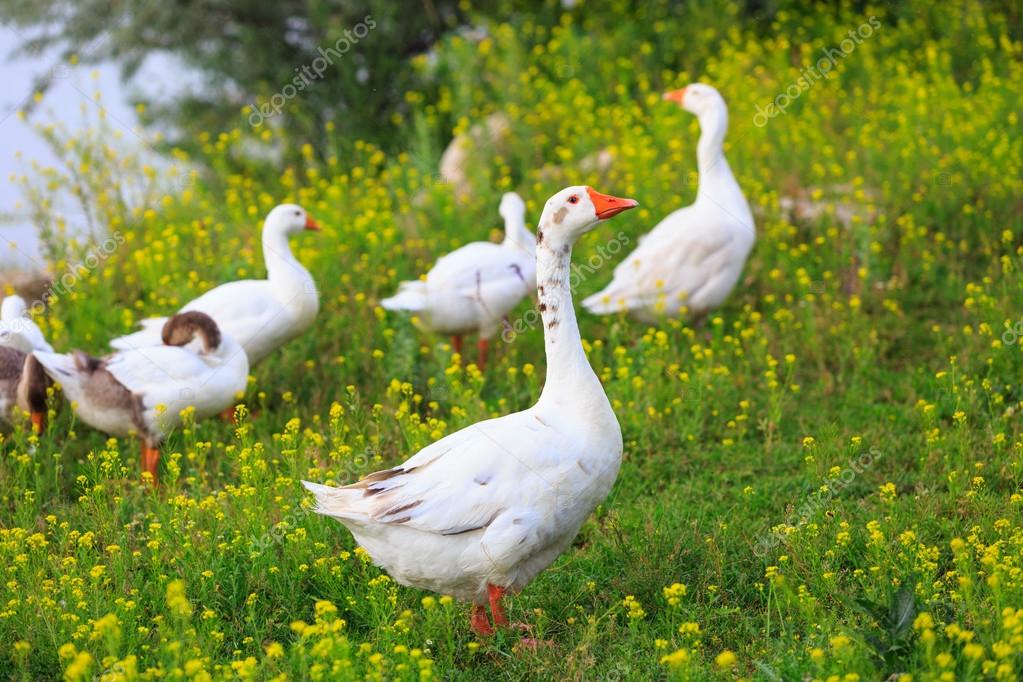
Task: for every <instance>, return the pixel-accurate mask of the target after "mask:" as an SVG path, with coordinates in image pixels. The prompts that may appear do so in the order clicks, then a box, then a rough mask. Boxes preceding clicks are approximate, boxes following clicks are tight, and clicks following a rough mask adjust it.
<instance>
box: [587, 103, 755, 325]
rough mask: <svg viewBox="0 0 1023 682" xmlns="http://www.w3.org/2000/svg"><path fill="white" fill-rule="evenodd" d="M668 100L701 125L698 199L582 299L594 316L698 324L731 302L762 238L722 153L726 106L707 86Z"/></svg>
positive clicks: (666, 220) (672, 215)
mask: <svg viewBox="0 0 1023 682" xmlns="http://www.w3.org/2000/svg"><path fill="white" fill-rule="evenodd" d="M664 99H666V100H669V101H672V102H676V103H677V104H679V105H680V106H681V107H682V108H683V109H685V110H686V111H689V112H690V113H693V114H695V115H696V116H697V117H698V118H699V121H700V131H701V132H700V142H699V145H698V146H697V152H696V161H697V166H698V168H699V171H700V176H699V177H700V182H699V187H698V189H697V193H696V201H695V202H694V203H693V204H692V205H690V206H686V207H684V208H680V209H678V210H677V211H675V212H674V213H670V214H668V216H667V217H665V218H664V220H662V221H661V222H660V223H659V224H658V225H657V227H655V228H654V229H653V230H652V231H651V232H650V233H649V234H647V235H646V236H645V237H643V238H641V239H640V241H639V245H638V246H637V247H636V249H635V251H633V252H632V253H631V254H629V256H628V257H626V259H625V260H624V261H622V263H621V264H619V265H618V267H616V268H615V271H614V277H613V278H612V280H611V283H610V284H608V285H607V286H606V287H605V288H604V289H603V290H602V291H599V292H597V293H596V294H593V295H592V296H589V297H588V298H586V300H584V301H583V306H584V307H585V308H586V309H587V310H589V311H590V312H591V313H595V314H598V315H610V314H614V313H618V312H623V311H624V312H628V313H630V314H631V315H632V316H634V317H636V318H637V319H639V320H642V321H644V322H655V321H656V320H657V319H658V318H659V317H661V316H668V317H679V316H680V315H682V314H683V313H685V312H687V313H688V314H689V315H690V316H691V317H692V318H693V319H694V320H695V321H697V322H698V321H700V320H702V319H703V317H704V316H705V315H706V314H707V313H708V312H709V311H711V310H713V309H714V308H717V307H718V306H719V305H721V304H722V303H723V302H724V301H725V299H726V298H728V294H729V293H731V291H732V288H733V287H734V286H735V283H736V282H737V281H738V280H739V275H740V274H741V273H742V268H743V265H745V263H746V257H747V256H749V252H750V250H751V249H752V248H753V242H754V241H755V240H756V232H755V229H754V226H753V214H752V213H751V212H750V207H749V204H748V203H747V202H746V197H744V196H743V194H742V190H741V189H740V188H739V183H737V182H736V181H735V176H734V175H732V170H731V168H729V167H728V161H726V160H725V155H724V151H723V150H722V144H723V142H724V139H725V131H726V130H727V128H728V107H726V106H725V100H724V99H723V98H722V97H721V95H720V94H719V93H718V91H717V90H715V89H714V88H712V87H711V86H709V85H706V84H704V83H693V84H692V85H689V86H687V87H684V88H682V89H681V90H674V91H672V92H668V93H665V95H664Z"/></svg>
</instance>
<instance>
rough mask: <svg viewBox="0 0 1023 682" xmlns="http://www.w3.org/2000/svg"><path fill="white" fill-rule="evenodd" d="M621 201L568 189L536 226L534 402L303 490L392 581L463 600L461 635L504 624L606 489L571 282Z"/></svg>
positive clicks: (624, 205)
mask: <svg viewBox="0 0 1023 682" xmlns="http://www.w3.org/2000/svg"><path fill="white" fill-rule="evenodd" d="M636 205H637V203H636V202H635V201H633V200H632V199H620V198H617V197H612V196H608V195H605V194H600V193H599V192H596V191H594V190H593V189H592V188H590V187H569V188H566V189H563V190H561V191H560V192H558V193H557V194H555V195H554V196H553V197H551V198H550V199H549V200H548V201H547V204H546V206H545V207H544V210H543V214H542V216H541V218H540V226H539V230H538V240H537V241H538V245H537V247H536V260H537V271H538V281H539V287H538V289H537V290H538V294H539V299H540V304H539V305H540V311H541V315H542V316H543V332H544V343H545V346H546V353H547V380H546V382H545V384H544V388H543V392H542V393H541V395H540V399H539V400H538V401H537V402H536V404H535V405H533V407H531V408H529V409H527V410H525V411H523V412H516V413H514V414H510V415H507V416H504V417H499V418H497V419H489V420H487V421H483V422H479V423H478V424H474V425H473V426H470V427H468V428H465V429H462V430H461V431H458V432H456V433H453V434H451V435H449V436H447V437H445V438H442V439H441V440H439V441H437V442H436V443H433V444H432V445H430V446H428V447H426V448H424V449H423V450H420V451H419V453H418V454H416V455H414V456H413V457H412V458H411V459H409V460H408V461H406V462H405V463H404V464H401V465H399V466H396V467H394V468H392V469H388V470H386V471H380V472H377V473H374V474H370V475H369V476H366V477H365V478H363V479H362V480H361V481H359V482H357V483H353V484H351V485H348V486H345V487H343V488H333V487H328V486H324V485H317V484H313V483H305V486H306V488H307V489H309V490H310V491H311V492H312V493H313V494H314V495H315V496H316V502H317V507H316V511H318V512H319V513H321V514H325V515H327V516H332V517H334V518H336V519H338V520H339V521H340V522H341V523H343V524H344V525H345V526H347V527H348V529H349V530H350V531H351V532H352V534H353V535H354V536H355V539H356V541H357V542H358V543H359V544H360V545H361V546H362V547H363V548H364V549H365V550H366V551H367V552H368V553H369V555H370V556H371V557H372V558H373V560H374V561H375V562H376V563H377V564H378V565H379V566H381V567H383V568H384V569H385V570H387V572H388V573H390V574H391V576H392V577H393V578H394V579H395V580H396V581H398V582H399V583H401V584H403V585H409V586H412V587H418V588H422V589H426V590H432V591H435V592H439V593H441V594H449V595H453V596H455V597H457V598H459V599H463V600H468V601H471V602H472V603H473V607H472V613H471V620H470V622H471V625H472V628H473V629H474V630H475V631H476V632H477V633H479V634H484V635H485V634H490V633H492V632H493V627H492V626H491V623H490V621H489V619H488V617H487V613H486V605H487V604H489V605H490V609H491V614H492V616H493V624H494V625H496V626H503V625H507V624H508V619H507V617H506V616H505V613H504V609H503V607H502V605H501V599H502V597H503V596H504V594H505V593H506V592H508V591H513V592H517V591H519V590H521V589H522V588H523V587H525V586H526V585H527V584H528V583H529V582H530V581H531V580H532V579H533V578H534V577H535V576H536V575H537V574H538V573H539V572H540V571H542V570H543V569H545V568H546V567H547V566H549V565H550V564H551V563H552V562H553V561H554V560H555V559H556V558H557V557H558V556H559V555H560V554H561V553H562V552H564V551H565V550H566V549H568V547H569V546H570V545H571V542H572V539H573V538H574V537H575V535H576V533H577V532H578V531H579V528H580V526H582V523H583V521H585V520H586V517H587V516H589V514H590V512H592V511H593V509H594V508H595V507H596V506H597V505H598V504H600V503H601V502H602V501H603V500H604V498H605V497H606V496H607V494H608V492H609V491H610V490H611V486H612V485H613V484H614V481H615V478H616V477H617V474H618V467H619V465H620V463H621V457H622V433H621V430H620V428H619V426H618V420H617V418H616V417H615V414H614V412H613V411H612V409H611V405H610V403H609V402H608V399H607V396H606V395H605V394H604V389H603V387H602V386H601V384H600V381H599V380H598V379H597V377H596V375H595V374H594V373H593V370H592V369H591V368H590V364H589V362H588V361H587V359H586V354H585V352H584V351H583V346H582V342H581V340H580V336H579V327H578V325H577V324H576V317H575V309H574V308H573V305H572V292H571V289H570V287H569V273H570V267H571V260H572V255H571V253H572V245H573V244H574V243H575V242H576V240H577V239H578V238H579V237H581V236H582V235H583V234H585V233H587V232H589V231H590V230H591V229H593V227H594V226H595V225H596V224H597V223H598V222H600V221H601V220H606V219H608V218H611V217H612V216H615V215H617V214H618V213H621V212H622V211H625V210H627V209H630V208H633V207H635V206H636Z"/></svg>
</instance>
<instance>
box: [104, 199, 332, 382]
mask: <svg viewBox="0 0 1023 682" xmlns="http://www.w3.org/2000/svg"><path fill="white" fill-rule="evenodd" d="M319 229H320V226H319V225H317V224H316V221H315V220H313V219H312V218H311V217H310V216H309V215H308V214H307V213H306V212H305V209H303V208H302V207H301V206H297V205H295V204H281V205H280V206H277V207H276V208H274V209H273V210H272V211H270V213H269V214H267V216H266V220H265V221H264V222H263V259H264V260H265V262H266V274H267V278H266V279H260V280H256V279H246V280H240V281H237V282H228V283H227V284H221V285H220V286H218V287H216V288H215V289H211V290H210V291H207V292H206V293H205V294H203V295H202V296H200V297H199V298H197V299H195V300H193V301H191V302H190V303H188V304H187V305H185V306H184V307H183V308H182V309H181V310H180V312H182V313H184V312H191V311H198V312H202V313H206V314H207V315H209V316H210V317H212V318H213V319H214V321H215V322H216V323H217V325H218V327H219V328H220V329H221V330H222V331H223V332H224V334H225V335H228V336H231V337H233V338H234V339H235V340H236V341H237V342H238V343H240V344H241V346H242V348H244V349H245V353H246V355H247V356H248V359H249V364H250V366H251V365H255V364H256V363H258V362H259V361H260V360H262V359H263V358H265V357H266V356H267V355H269V354H270V353H272V352H273V351H274V350H276V349H277V348H279V347H280V346H283V345H284V344H285V343H287V342H288V341H291V340H292V339H294V338H295V337H297V336H299V335H301V334H302V333H303V332H304V331H305V330H306V329H308V328H309V327H310V326H311V325H312V323H313V321H314V320H315V319H316V313H317V312H318V311H319V308H320V297H319V294H318V293H317V291H316V283H315V282H314V281H313V277H312V275H311V274H309V271H308V270H306V269H305V268H304V267H303V266H302V264H301V263H300V262H298V259H296V258H295V256H294V255H292V253H291V247H290V246H289V245H288V237H289V236H290V235H293V234H297V233H299V232H301V231H303V230H317V231H318V230H319ZM166 322H167V318H166V317H154V318H150V319H148V320H142V322H141V323H140V324H141V326H142V330H141V331H138V332H135V333H134V334H128V335H126V336H121V337H119V338H116V339H114V340H113V341H111V342H110V346H111V347H112V348H115V349H117V350H133V349H138V348H145V347H147V346H157V345H160V344H161V343H162V340H161V333H162V332H161V330H162V329H163V328H164V325H165V324H166Z"/></svg>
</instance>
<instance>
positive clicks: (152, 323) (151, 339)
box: [110, 317, 167, 350]
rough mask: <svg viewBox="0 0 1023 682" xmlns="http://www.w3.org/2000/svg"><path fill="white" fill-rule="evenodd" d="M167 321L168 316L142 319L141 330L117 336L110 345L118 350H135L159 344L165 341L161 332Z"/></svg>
mask: <svg viewBox="0 0 1023 682" xmlns="http://www.w3.org/2000/svg"><path fill="white" fill-rule="evenodd" d="M166 322H167V318H166V317H150V318H149V319H146V320H142V321H141V322H139V326H140V327H142V328H141V329H140V330H139V331H137V332H134V333H132V334H125V335H124V336H119V337H117V338H116V339H114V340H112V341H111V342H110V347H111V348H114V349H116V350H133V349H135V348H148V347H150V346H159V345H160V344H161V343H163V337H162V336H161V333H162V332H163V325H164V324H165V323H166Z"/></svg>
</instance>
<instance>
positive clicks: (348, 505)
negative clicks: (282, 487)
mask: <svg viewBox="0 0 1023 682" xmlns="http://www.w3.org/2000/svg"><path fill="white" fill-rule="evenodd" d="M302 485H304V486H305V489H306V490H308V491H309V492H311V493H312V494H313V496H315V497H316V508H315V509H314V510H313V511H315V512H316V513H317V514H323V515H324V516H333V517H335V518H361V517H363V516H365V515H364V514H362V513H361V512H359V511H357V510H356V509H355V508H354V507H355V504H356V503H357V501H358V500H359V499H361V498H362V497H363V494H362V491H361V490H351V489H345V488H334V487H331V486H329V485H320V484H319V483H310V482H309V481H302Z"/></svg>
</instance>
